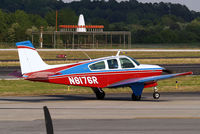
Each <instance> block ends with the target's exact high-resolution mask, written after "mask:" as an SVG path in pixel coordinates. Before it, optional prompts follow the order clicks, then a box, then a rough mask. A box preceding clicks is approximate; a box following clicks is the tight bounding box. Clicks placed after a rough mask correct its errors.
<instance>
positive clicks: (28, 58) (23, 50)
mask: <svg viewBox="0 0 200 134" xmlns="http://www.w3.org/2000/svg"><path fill="white" fill-rule="evenodd" d="M16 46H17V48H18V54H19V60H20V65H21V72H22V74H24V73H30V72H35V71H40V70H45V69H48V68H49V65H47V64H46V63H45V62H44V61H43V60H42V58H41V57H40V55H39V54H38V52H37V51H36V50H35V48H34V46H33V45H32V43H31V42H30V41H23V42H18V43H16Z"/></svg>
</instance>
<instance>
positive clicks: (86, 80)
mask: <svg viewBox="0 0 200 134" xmlns="http://www.w3.org/2000/svg"><path fill="white" fill-rule="evenodd" d="M68 79H69V82H70V84H99V83H98V80H97V77H95V76H92V77H68Z"/></svg>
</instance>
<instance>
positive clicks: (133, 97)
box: [132, 93, 141, 101]
mask: <svg viewBox="0 0 200 134" xmlns="http://www.w3.org/2000/svg"><path fill="white" fill-rule="evenodd" d="M132 100H133V101H140V100H141V95H139V96H136V95H135V94H134V93H133V94H132Z"/></svg>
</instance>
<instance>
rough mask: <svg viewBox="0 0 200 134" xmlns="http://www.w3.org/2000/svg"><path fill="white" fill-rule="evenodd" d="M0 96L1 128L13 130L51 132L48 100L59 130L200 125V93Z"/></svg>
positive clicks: (96, 132)
mask: <svg viewBox="0 0 200 134" xmlns="http://www.w3.org/2000/svg"><path fill="white" fill-rule="evenodd" d="M143 96H144V97H143V98H142V101H138V102H134V101H131V99H130V94H108V95H107V96H106V99H105V100H96V98H95V96H94V95H57V96H33V97H0V130H1V133H3V134H4V133H5V134H7V133H9V134H12V133H13V134H25V133H30V134H36V133H37V134H38V133H40V134H41V133H45V124H44V119H43V118H44V117H43V116H44V115H43V111H42V107H43V106H48V108H49V110H50V113H51V116H52V118H53V123H54V127H55V133H56V134H58V133H59V134H64V133H65V134H75V133H76V134H90V133H91V134H102V133H107V134H122V133H125V134H129V133H130V134H131V133H132V134H133V133H134V134H140V133H148V134H156V133H159V134H165V133H174V134H186V133H187V134H188V133H192V134H196V133H199V131H200V127H199V125H200V93H198V92H196V93H161V99H160V100H158V101H156V100H153V99H152V94H150V93H145V94H144V95H143Z"/></svg>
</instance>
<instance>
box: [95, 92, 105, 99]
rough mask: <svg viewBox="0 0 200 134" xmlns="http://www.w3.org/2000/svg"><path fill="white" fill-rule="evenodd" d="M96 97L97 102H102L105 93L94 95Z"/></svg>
mask: <svg viewBox="0 0 200 134" xmlns="http://www.w3.org/2000/svg"><path fill="white" fill-rule="evenodd" d="M96 97H97V99H98V100H103V99H104V98H105V92H104V91H103V92H101V93H96Z"/></svg>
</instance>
